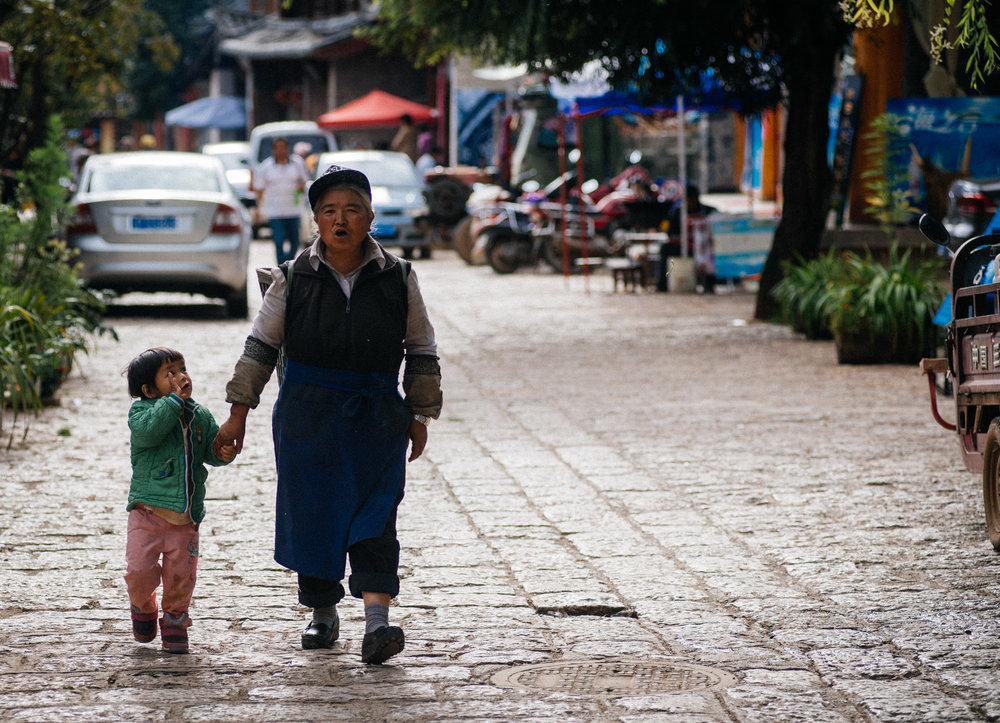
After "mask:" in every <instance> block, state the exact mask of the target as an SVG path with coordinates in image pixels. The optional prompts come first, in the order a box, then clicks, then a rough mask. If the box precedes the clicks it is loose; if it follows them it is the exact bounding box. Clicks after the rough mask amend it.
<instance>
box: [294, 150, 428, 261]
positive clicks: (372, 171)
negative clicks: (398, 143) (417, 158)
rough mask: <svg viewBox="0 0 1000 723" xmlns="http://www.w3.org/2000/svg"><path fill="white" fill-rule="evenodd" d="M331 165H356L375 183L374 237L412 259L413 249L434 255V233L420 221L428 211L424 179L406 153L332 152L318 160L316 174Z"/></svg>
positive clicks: (373, 188)
mask: <svg viewBox="0 0 1000 723" xmlns="http://www.w3.org/2000/svg"><path fill="white" fill-rule="evenodd" d="M331 165H337V166H344V167H345V168H354V169H356V170H358V171H361V172H362V173H364V174H365V175H366V176H368V181H369V182H370V183H371V186H372V208H373V209H374V211H375V222H374V224H373V225H372V236H374V237H375V238H376V239H378V241H379V243H381V244H382V245H383V246H387V247H390V248H392V247H399V248H401V249H402V250H403V256H405V257H406V258H410V257H411V256H412V255H413V251H414V249H419V250H420V255H421V257H422V258H429V257H430V255H431V246H430V244H431V235H430V231H429V228H428V226H427V225H426V224H425V223H422V222H421V220H422V219H423V218H425V217H426V216H427V214H428V210H427V203H426V200H425V199H424V182H423V179H421V178H420V176H419V175H418V174H417V169H416V168H415V167H414V165H413V161H411V160H410V157H409V156H408V155H406V154H405V153H395V152H393V151H333V152H330V153H323V154H321V155H320V157H319V160H318V161H317V162H316V169H315V171H314V174H315V175H319V174H321V173H323V171H325V170H326V169H327V168H329V167H330V166H331Z"/></svg>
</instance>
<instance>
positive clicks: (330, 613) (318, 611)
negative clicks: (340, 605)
mask: <svg viewBox="0 0 1000 723" xmlns="http://www.w3.org/2000/svg"><path fill="white" fill-rule="evenodd" d="M312 621H313V622H314V623H325V624H326V625H330V626H333V625H334V624H335V623H336V622H337V606H336V605H331V606H329V607H325V608H313V619H312Z"/></svg>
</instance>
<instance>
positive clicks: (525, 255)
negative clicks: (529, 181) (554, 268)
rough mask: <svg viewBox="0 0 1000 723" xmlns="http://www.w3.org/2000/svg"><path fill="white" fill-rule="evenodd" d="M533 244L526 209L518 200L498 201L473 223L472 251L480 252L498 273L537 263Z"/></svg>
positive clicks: (534, 239)
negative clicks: (484, 215)
mask: <svg viewBox="0 0 1000 723" xmlns="http://www.w3.org/2000/svg"><path fill="white" fill-rule="evenodd" d="M536 244H537V238H536V237H535V235H534V234H533V233H532V228H531V217H530V215H529V212H528V209H527V208H525V207H524V206H523V205H521V204H518V203H501V204H499V205H498V206H496V207H494V208H493V209H491V212H490V214H489V215H488V216H486V217H484V218H483V219H482V221H481V222H480V223H478V224H476V244H475V246H474V247H473V252H472V253H473V256H476V255H478V253H480V252H481V253H482V254H483V256H484V257H485V258H486V263H487V264H489V266H490V268H491V269H493V270H494V271H496V272H497V273H498V274H511V273H513V272H515V271H517V270H518V269H519V268H520V267H522V266H527V265H534V264H535V263H537V260H538V249H537V248H536Z"/></svg>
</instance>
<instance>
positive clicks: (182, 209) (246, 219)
mask: <svg viewBox="0 0 1000 723" xmlns="http://www.w3.org/2000/svg"><path fill="white" fill-rule="evenodd" d="M72 204H73V207H74V216H73V218H72V219H71V221H70V223H69V225H68V227H67V231H66V233H67V241H68V243H69V245H70V246H71V247H72V248H74V249H77V250H78V251H79V252H80V255H79V259H78V260H79V262H80V264H81V265H82V272H81V276H82V278H83V280H84V281H85V282H87V284H89V285H90V286H92V287H95V288H103V289H111V290H114V291H117V292H119V293H126V292H129V291H180V292H186V293H192V294H204V295H205V296H210V297H213V298H220V299H223V300H225V302H226V310H227V312H228V314H229V315H230V316H233V317H245V316H246V315H247V266H248V259H249V253H250V238H251V232H250V227H251V223H250V215H249V213H248V212H247V210H246V208H244V206H243V204H241V203H240V200H239V198H237V196H236V193H235V191H233V188H232V186H230V184H229V183H228V182H227V181H226V172H225V168H224V167H223V165H222V162H221V161H220V160H219V159H218V158H212V157H211V156H207V155H203V154H201V153H180V152H176V151H139V152H132V153H108V154H100V155H96V156H91V157H90V158H89V159H87V162H86V164H85V165H84V167H83V171H82V173H81V175H80V183H79V185H78V187H77V191H76V193H75V194H74V196H73V199H72Z"/></svg>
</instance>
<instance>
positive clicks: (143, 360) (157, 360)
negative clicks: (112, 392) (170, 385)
mask: <svg viewBox="0 0 1000 723" xmlns="http://www.w3.org/2000/svg"><path fill="white" fill-rule="evenodd" d="M183 359H184V355H183V354H181V353H180V352H179V351H177V350H175V349H168V348H167V347H165V346H157V347H153V348H152V349H147V350H146V351H144V352H143V353H142V354H140V355H139V356H137V357H136V358H135V359H133V360H132V361H130V362H129V363H128V366H127V367H125V371H123V372H122V374H124V375H125V379H127V380H128V393H129V396H132V397H145V396H146V395H145V394H143V393H142V388H143V386H144V385H146V384H154V385H155V384H156V373H157V372H158V371H160V367H161V366H163V365H164V364H165V363H166V362H173V361H178V360H183Z"/></svg>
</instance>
